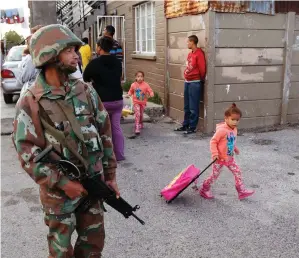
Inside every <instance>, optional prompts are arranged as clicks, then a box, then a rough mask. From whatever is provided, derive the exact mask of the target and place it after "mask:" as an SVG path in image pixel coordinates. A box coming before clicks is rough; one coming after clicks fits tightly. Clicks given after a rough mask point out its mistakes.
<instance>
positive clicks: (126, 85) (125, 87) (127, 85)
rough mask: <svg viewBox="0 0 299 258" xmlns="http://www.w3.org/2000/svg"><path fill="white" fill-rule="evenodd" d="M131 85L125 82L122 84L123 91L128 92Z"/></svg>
mask: <svg viewBox="0 0 299 258" xmlns="http://www.w3.org/2000/svg"><path fill="white" fill-rule="evenodd" d="M132 83H133V81H126V82H125V83H124V84H123V91H125V92H128V91H129V90H130V88H131V84H132Z"/></svg>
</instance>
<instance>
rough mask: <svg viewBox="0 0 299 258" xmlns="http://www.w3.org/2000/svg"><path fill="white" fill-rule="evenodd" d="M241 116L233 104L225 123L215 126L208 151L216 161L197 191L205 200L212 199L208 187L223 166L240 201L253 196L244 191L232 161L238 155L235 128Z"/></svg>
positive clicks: (234, 163) (226, 114)
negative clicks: (233, 179)
mask: <svg viewBox="0 0 299 258" xmlns="http://www.w3.org/2000/svg"><path fill="white" fill-rule="evenodd" d="M241 116H242V112H241V110H240V109H239V108H238V107H237V106H236V104H235V103H233V104H232V106H231V107H229V108H228V109H227V110H226V111H225V122H223V123H220V124H217V126H216V132H215V134H214V136H213V138H212V139H211V142H210V149H211V152H212V157H213V160H215V159H216V160H217V161H216V162H215V163H214V164H213V172H212V174H211V175H210V176H209V177H208V178H207V179H206V180H205V181H204V182H203V185H202V187H201V189H200V191H199V192H200V195H201V196H202V197H204V198H206V199H213V198H214V196H213V195H212V193H211V191H210V187H211V184H212V183H213V182H215V180H216V179H217V178H218V177H219V175H220V172H221V169H222V167H223V166H226V167H227V168H228V169H229V170H230V171H231V172H232V173H233V175H234V177H235V184H236V190H237V192H238V194H239V199H240V200H241V199H244V198H246V197H249V196H251V195H253V194H254V191H251V190H246V189H245V187H244V185H243V181H242V175H241V170H240V168H239V166H238V165H237V164H236V161H235V159H234V153H236V154H237V155H239V153H240V151H239V149H238V148H237V147H236V140H237V126H238V123H239V120H240V119H241Z"/></svg>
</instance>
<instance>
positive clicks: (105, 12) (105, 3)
mask: <svg viewBox="0 0 299 258" xmlns="http://www.w3.org/2000/svg"><path fill="white" fill-rule="evenodd" d="M104 15H107V1H104Z"/></svg>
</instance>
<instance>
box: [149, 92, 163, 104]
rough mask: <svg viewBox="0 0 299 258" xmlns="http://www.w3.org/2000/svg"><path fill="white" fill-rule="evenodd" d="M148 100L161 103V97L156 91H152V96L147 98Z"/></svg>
mask: <svg viewBox="0 0 299 258" xmlns="http://www.w3.org/2000/svg"><path fill="white" fill-rule="evenodd" d="M148 101H149V102H152V103H155V104H158V105H162V99H161V98H160V96H159V94H158V93H157V92H154V97H152V98H149V99H148Z"/></svg>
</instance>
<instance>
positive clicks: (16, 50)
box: [6, 47, 24, 62]
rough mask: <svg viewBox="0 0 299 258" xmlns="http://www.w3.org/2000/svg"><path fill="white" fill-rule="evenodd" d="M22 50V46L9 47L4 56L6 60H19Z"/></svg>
mask: <svg viewBox="0 0 299 258" xmlns="http://www.w3.org/2000/svg"><path fill="white" fill-rule="evenodd" d="M23 51H24V48H23V47H13V48H11V49H10V50H9V52H8V55H7V56H6V61H9V62H13V61H21V60H22V54H23Z"/></svg>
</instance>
